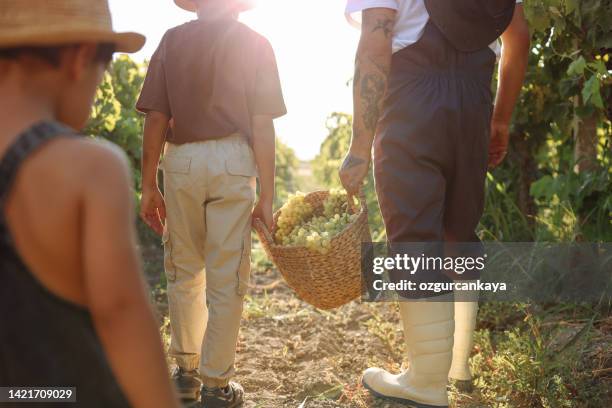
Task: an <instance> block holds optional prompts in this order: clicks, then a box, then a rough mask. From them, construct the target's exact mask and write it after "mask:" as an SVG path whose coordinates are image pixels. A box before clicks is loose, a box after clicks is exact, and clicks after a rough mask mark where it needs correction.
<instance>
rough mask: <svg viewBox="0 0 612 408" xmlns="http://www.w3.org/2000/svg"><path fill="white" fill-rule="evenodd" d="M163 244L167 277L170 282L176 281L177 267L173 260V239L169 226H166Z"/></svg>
mask: <svg viewBox="0 0 612 408" xmlns="http://www.w3.org/2000/svg"><path fill="white" fill-rule="evenodd" d="M162 244H163V245H164V271H165V273H166V279H167V280H168V281H169V282H174V281H176V267H175V266H174V262H172V241H171V240H170V232H169V231H168V227H164V234H163V235H162Z"/></svg>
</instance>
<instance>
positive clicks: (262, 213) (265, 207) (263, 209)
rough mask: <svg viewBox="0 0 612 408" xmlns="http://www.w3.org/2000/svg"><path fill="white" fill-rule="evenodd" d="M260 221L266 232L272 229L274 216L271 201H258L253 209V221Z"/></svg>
mask: <svg viewBox="0 0 612 408" xmlns="http://www.w3.org/2000/svg"><path fill="white" fill-rule="evenodd" d="M255 219H260V220H261V222H263V223H264V225H265V226H266V228H268V231H272V229H273V227H274V216H273V214H272V200H268V199H260V200H259V202H258V203H257V205H256V206H255V209H253V220H255Z"/></svg>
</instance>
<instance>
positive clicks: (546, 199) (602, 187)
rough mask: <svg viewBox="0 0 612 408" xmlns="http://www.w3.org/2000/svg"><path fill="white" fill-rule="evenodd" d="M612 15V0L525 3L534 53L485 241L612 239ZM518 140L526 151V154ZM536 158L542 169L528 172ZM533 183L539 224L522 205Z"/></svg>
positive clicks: (493, 188) (494, 185) (496, 175)
mask: <svg viewBox="0 0 612 408" xmlns="http://www.w3.org/2000/svg"><path fill="white" fill-rule="evenodd" d="M611 8H612V2H611V1H610V0H585V1H577V0H532V1H526V2H525V14H526V16H527V18H528V20H529V24H530V27H531V29H532V52H531V54H530V57H529V69H528V72H527V78H526V81H525V85H524V87H523V92H522V94H521V97H520V100H519V102H518V104H517V108H516V111H515V114H514V118H513V123H512V140H511V146H510V149H511V152H510V153H511V154H510V155H509V157H508V160H507V161H506V163H505V164H504V165H503V166H502V167H501V168H500V169H497V170H495V171H494V172H493V173H492V176H490V178H489V187H488V193H487V198H488V201H487V206H486V209H485V217H483V220H482V228H483V231H484V234H485V236H487V237H489V238H494V239H501V240H514V241H519V240H525V239H526V238H531V239H543V240H555V241H556V240H562V241H565V240H573V239H587V240H594V241H602V240H604V241H605V240H610V237H611V236H612V225H611V224H610V221H609V220H610V218H611V216H612V211H611V210H610V201H611V200H612V198H611V197H612V196H611V195H612V193H611V192H612V178H611V177H610V171H609V169H610V146H611V136H610V129H611V126H610V120H609V116H610V112H612V102H611V101H612V92H611V90H610V83H611V82H612V79H611V77H610V71H609V69H610V57H611V56H610V53H611V52H612V51H611V49H612V32H611V31H610V26H611V25H612V13H610V12H609V11H608V10H610V9H611ZM588 123H595V126H593V127H590V128H589V127H588V126H587V124H588ZM517 139H520V140H521V141H522V143H523V144H524V146H526V151H522V152H520V151H518V149H517V148H516V144H517ZM578 139H582V141H581V143H582V144H583V146H581V149H584V147H585V146H584V145H585V144H586V145H587V146H586V147H587V148H589V151H590V152H594V153H593V154H592V155H591V156H593V157H590V158H588V157H587V159H590V160H591V161H592V162H593V163H592V164H593V165H592V169H591V170H590V171H588V172H583V173H582V174H580V172H579V171H578V164H579V163H580V162H581V161H583V160H585V157H583V155H584V154H583V153H582V152H579V151H578V150H580V149H578V145H577V142H576V140H578ZM585 140H586V143H585ZM513 153H514V154H513ZM530 159H535V169H528V168H524V167H523V166H524V163H526V162H529V160H530ZM532 173H533V174H532ZM525 174H527V175H529V176H530V177H531V178H532V179H531V180H530V182H531V183H532V185H531V186H526V190H527V191H528V192H530V193H531V197H532V200H533V201H534V204H535V207H536V214H533V216H532V214H521V211H520V210H518V208H519V206H518V205H517V204H518V200H519V198H518V197H519V191H520V189H521V187H522V186H521V185H520V183H519V177H521V176H524V175H525ZM492 179H494V180H495V182H493V180H492Z"/></svg>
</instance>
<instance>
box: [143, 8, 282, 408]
mask: <svg viewBox="0 0 612 408" xmlns="http://www.w3.org/2000/svg"><path fill="white" fill-rule="evenodd" d="M175 2H176V3H177V4H178V5H179V6H180V7H182V8H184V9H186V10H189V11H196V12H197V13H198V20H195V21H192V22H189V23H187V24H184V25H181V26H179V27H175V28H173V29H171V30H169V31H168V32H167V33H166V35H165V36H164V38H163V39H162V42H161V44H160V45H159V47H158V49H157V51H156V52H155V54H154V55H153V57H152V59H151V63H150V66H149V71H148V73H147V78H146V80H145V84H144V87H143V90H142V94H141V96H140V100H139V101H138V104H137V108H138V109H139V110H140V111H142V112H144V113H146V115H147V116H146V123H145V134H144V146H143V171H142V181H143V185H142V190H143V195H142V204H141V208H142V213H141V216H142V217H143V219H144V220H145V221H146V222H147V223H148V224H149V225H150V226H151V227H152V228H153V229H154V230H155V231H157V232H158V233H159V234H160V235H162V236H163V243H164V248H165V271H166V276H167V279H168V303H169V309H170V324H171V335H172V342H171V346H170V353H171V355H172V357H174V358H175V359H176V363H177V366H178V367H177V370H176V371H175V373H174V379H175V381H176V384H177V387H178V389H179V394H180V395H181V397H183V398H189V399H191V398H196V399H197V398H198V394H199V392H200V387H201V385H202V383H203V388H202V390H203V392H202V404H203V406H205V407H207V408H216V407H237V406H240V405H241V404H242V401H243V390H242V387H240V385H239V384H237V383H235V382H231V381H230V379H231V378H232V376H233V375H234V360H235V354H236V342H237V340H238V331H239V327H240V318H241V314H242V307H243V298H244V295H245V294H246V291H247V288H248V285H249V275H250V251H251V219H252V217H257V218H260V219H261V220H262V221H264V222H265V223H266V224H267V225H268V227H271V226H272V201H273V197H274V168H275V162H274V161H275V140H274V139H275V136H274V126H273V119H274V118H276V117H279V116H282V115H284V114H285V113H286V109H285V104H284V101H283V97H282V92H281V86H280V81H279V76H278V70H277V66H276V60H275V57H274V53H273V51H272V47H271V46H270V44H269V42H268V41H267V40H266V39H265V38H263V37H262V36H260V35H259V34H257V33H255V32H254V31H252V30H251V29H250V28H248V27H247V26H245V25H243V24H241V23H239V22H238V21H237V17H238V14H239V13H240V12H241V11H244V10H246V9H247V8H249V7H251V5H250V4H248V3H247V2H245V1H243V0H229V1H228V0H197V1H195V0H175ZM169 124H171V125H169ZM164 142H166V143H165V144H166V147H165V155H164V159H163V163H162V165H161V167H162V168H163V170H164V196H163V197H162V195H161V193H160V190H159V188H158V186H157V169H158V162H159V158H160V154H161V150H162V147H163V145H164ZM257 175H259V181H260V198H259V202H258V204H257V205H256V206H255V209H253V206H254V201H255V184H256V176H257ZM164 222H165V225H163V224H164Z"/></svg>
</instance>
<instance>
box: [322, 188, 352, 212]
mask: <svg viewBox="0 0 612 408" xmlns="http://www.w3.org/2000/svg"><path fill="white" fill-rule="evenodd" d="M347 205H348V197H347V195H346V193H345V192H343V191H342V190H340V189H333V190H331V191H330V192H329V196H328V197H327V198H326V199H325V201H324V202H323V214H324V215H325V216H326V217H328V218H331V217H333V216H334V215H335V214H342V213H343V212H346V208H347Z"/></svg>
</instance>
